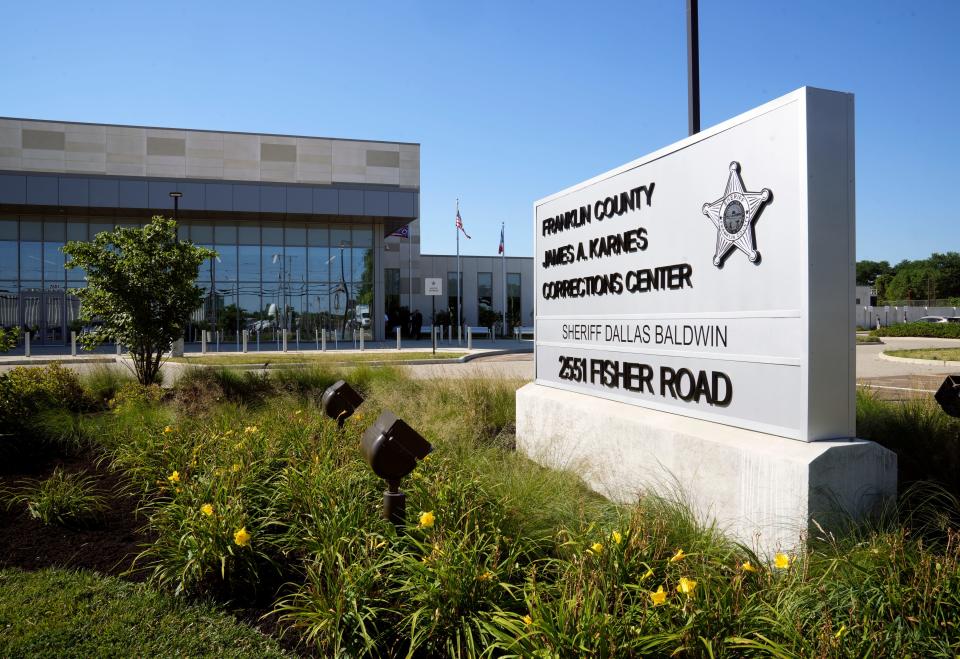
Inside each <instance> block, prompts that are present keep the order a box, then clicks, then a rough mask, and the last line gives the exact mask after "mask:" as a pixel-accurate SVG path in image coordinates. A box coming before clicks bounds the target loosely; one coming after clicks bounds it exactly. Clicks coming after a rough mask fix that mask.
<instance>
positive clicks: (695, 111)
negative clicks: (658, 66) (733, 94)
mask: <svg viewBox="0 0 960 659" xmlns="http://www.w3.org/2000/svg"><path fill="white" fill-rule="evenodd" d="M687 118H688V120H689V130H690V134H691V135H696V134H697V133H699V132H700V16H699V11H698V9H697V0H687Z"/></svg>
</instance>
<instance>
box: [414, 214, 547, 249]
mask: <svg viewBox="0 0 960 659" xmlns="http://www.w3.org/2000/svg"><path fill="white" fill-rule="evenodd" d="M418 219H419V218H418ZM420 256H435V257H443V258H450V259H455V258H457V255H456V254H427V253H426V252H421V253H420ZM460 258H461V259H466V258H471V259H532V258H533V256H502V255H500V254H491V255H490V256H485V255H483V254H461V255H460Z"/></svg>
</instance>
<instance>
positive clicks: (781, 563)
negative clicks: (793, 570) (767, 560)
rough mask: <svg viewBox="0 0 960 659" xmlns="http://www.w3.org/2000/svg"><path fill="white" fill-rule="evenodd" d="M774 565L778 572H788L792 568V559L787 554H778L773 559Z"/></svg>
mask: <svg viewBox="0 0 960 659" xmlns="http://www.w3.org/2000/svg"><path fill="white" fill-rule="evenodd" d="M773 565H774V566H775V567H776V568H777V569H778V570H786V569H787V568H788V567H790V557H789V556H787V555H786V554H777V555H776V556H774V557H773Z"/></svg>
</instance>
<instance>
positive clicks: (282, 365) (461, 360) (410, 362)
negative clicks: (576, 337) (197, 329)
mask: <svg viewBox="0 0 960 659" xmlns="http://www.w3.org/2000/svg"><path fill="white" fill-rule="evenodd" d="M531 352H532V351H531V350H521V349H511V348H505V349H503V350H487V351H484V352H479V353H471V354H467V355H463V356H462V357H457V358H456V359H442V358H437V359H407V360H385V361H365V362H360V363H357V362H351V361H342V362H324V363H322V364H317V362H270V360H269V359H267V360H264V362H262V363H261V362H258V363H254V364H190V363H185V362H167V364H166V365H170V364H175V365H176V366H177V367H180V368H184V367H186V368H190V367H193V368H215V367H222V368H230V369H234V370H237V371H261V370H268V371H269V370H274V369H289V368H303V367H305V366H318V365H322V366H336V367H343V366H380V367H382V366H424V365H426V366H429V365H439V364H465V363H467V362H469V361H473V360H474V359H480V358H483V357H496V356H499V355H512V354H530V353H531ZM265 365H266V366H265Z"/></svg>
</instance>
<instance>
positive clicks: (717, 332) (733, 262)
mask: <svg viewBox="0 0 960 659" xmlns="http://www.w3.org/2000/svg"><path fill="white" fill-rule="evenodd" d="M854 217H855V214H854V130H853V97H852V95H849V94H843V93H838V92H830V91H824V90H816V89H811V88H803V89H800V90H797V91H796V92H793V93H791V94H788V95H786V96H784V97H782V98H779V99H777V100H775V101H772V102H770V103H767V104H766V105H763V106H761V107H759V108H756V109H754V110H751V111H750V112H747V113H745V114H743V115H741V116H739V117H736V118H734V119H731V120H730V121H727V122H725V123H722V124H720V125H718V126H714V127H713V128H710V129H707V130H704V131H703V132H701V133H699V134H697V135H694V136H691V137H689V138H687V139H684V140H682V141H680V142H677V143H676V144H673V145H671V146H668V147H666V148H664V149H661V150H660V151H657V152H655V153H652V154H650V155H648V156H645V157H643V158H640V159H638V160H635V161H633V162H631V163H628V164H626V165H624V166H622V167H618V168H616V169H614V170H612V171H610V172H607V173H605V174H601V175H600V176H597V177H595V178H592V179H590V180H588V181H584V182H583V183H580V184H577V185H575V186H573V187H570V188H568V189H566V190H563V191H561V192H558V193H557V194H554V195H551V196H549V197H547V198H545V199H541V200H540V201H538V202H536V204H535V205H534V235H535V258H536V259H537V268H536V271H535V272H536V276H535V298H536V318H535V323H536V339H535V340H536V347H535V359H536V364H535V366H536V380H535V383H534V384H532V385H529V386H528V387H525V388H524V389H521V391H520V392H519V393H518V398H517V400H518V403H517V405H518V409H517V416H518V443H519V445H520V446H521V447H522V448H524V450H527V452H528V453H531V454H536V453H542V452H543V451H544V450H547V449H551V448H552V449H558V448H559V447H564V448H563V452H564V453H565V454H566V455H567V456H568V457H569V456H572V455H579V454H580V453H583V454H584V456H586V458H587V462H588V463H590V464H592V465H593V466H594V467H595V468H597V469H600V470H601V471H603V472H604V473H605V474H606V477H607V478H613V479H614V480H617V481H619V484H618V485H617V486H616V487H614V490H615V491H614V492H613V494H614V495H620V497H621V498H623V496H622V495H623V494H624V493H625V492H626V494H627V496H630V495H632V493H634V492H635V490H637V489H639V488H640V487H641V486H643V485H644V484H645V483H646V484H649V483H648V481H649V476H647V477H644V476H642V475H639V474H637V475H633V476H631V475H630V474H629V473H626V470H625V467H624V465H625V464H627V463H633V464H635V465H636V466H638V467H640V468H641V470H642V471H646V472H649V471H651V470H653V471H656V470H657V468H659V469H660V471H661V473H660V476H661V477H662V476H664V475H665V470H666V471H669V472H670V473H671V475H673V476H676V475H677V474H676V473H675V470H674V469H673V468H672V467H671V465H670V461H671V459H674V460H675V459H677V458H676V455H677V451H678V450H679V449H678V446H677V442H672V443H671V441H670V439H669V438H670V437H675V435H676V433H677V432H678V429H682V432H683V433H685V435H684V436H687V434H689V435H694V436H697V437H698V438H699V440H698V441H700V440H702V441H705V442H708V443H709V442H713V441H715V439H716V438H717V437H721V436H722V437H726V438H729V439H731V440H732V441H733V442H734V443H735V444H736V443H737V442H740V443H742V444H744V445H743V446H741V447H739V448H738V449H737V450H738V451H739V450H741V449H743V450H745V451H747V452H749V451H750V450H751V448H756V445H757V443H758V442H764V443H767V444H768V445H769V446H780V445H782V443H783V442H787V444H793V445H797V444H798V442H795V441H793V442H791V441H788V440H785V439H783V438H789V439H790V440H801V441H802V442H815V441H818V440H835V439H843V440H849V439H851V438H853V437H854V435H855V425H854V424H855V402H856V398H855V393H854V377H855V345H854V331H853V330H854V303H853V302H854V286H853V282H854V266H855V236H854ZM559 391H565V392H569V393H570V394H574V396H568V397H564V396H560V394H559ZM551 392H555V393H551ZM598 399H606V400H608V401H613V402H615V403H616V404H618V405H620V407H617V406H610V405H598ZM558 401H559V402H558ZM581 403H582V405H583V410H584V414H586V415H587V417H588V418H589V419H590V421H591V423H593V424H599V425H600V427H602V428H603V430H602V433H603V434H604V435H605V437H604V438H599V436H598V439H597V441H596V442H595V445H594V446H593V447H592V448H589V447H585V441H586V440H585V438H586V437H590V436H593V435H594V434H597V433H596V431H593V432H592V433H591V431H590V430H589V429H587V428H586V427H583V426H584V421H581V422H580V423H578V422H577V421H576V419H571V418H569V417H570V414H571V412H570V411H571V410H575V409H577V406H578V404H581ZM554 404H557V405H559V408H558V409H560V408H562V409H563V410H564V411H563V412H562V413H560V415H561V417H563V418H564V419H566V421H564V422H562V423H561V422H557V425H556V427H555V428H554V427H553V422H552V421H546V422H545V420H544V418H543V414H551V412H550V409H551V406H553V405H554ZM624 404H626V405H624ZM602 410H607V411H609V413H610V414H611V415H613V416H616V417H618V418H622V419H624V420H625V421H626V423H627V425H626V426H616V431H614V426H610V425H608V424H606V423H605V420H604V419H602V418H598V416H599V415H601V414H602ZM629 410H633V412H632V413H631V412H630V411H629ZM535 417H540V418H539V419H537V418H535ZM683 418H687V419H689V420H691V421H692V420H699V422H701V423H699V424H691V423H686V424H685V422H684V421H683ZM702 422H707V423H702ZM614 425H616V424H614ZM724 427H726V428H727V429H726V430H725V431H724V430H723V428H724ZM652 429H656V430H652ZM611 432H619V433H628V434H632V435H633V439H632V440H631V438H629V437H610V433H611ZM731 433H732V434H731ZM611 442H612V443H613V444H615V445H616V446H617V451H616V455H614V456H608V457H607V458H606V460H607V462H609V463H610V464H609V465H607V466H606V467H605V466H604V459H603V458H599V457H597V456H598V455H603V454H604V453H605V451H606V452H609V451H607V449H609V448H610V446H611V445H612V444H611ZM664 442H666V444H665V443H664ZM688 444H689V442H688ZM859 444H865V443H863V442H860V443H858V445H859ZM871 446H872V447H873V446H874V445H871ZM664 447H667V450H669V454H668V455H667V454H664V452H663V449H664ZM654 448H656V449H657V450H658V451H659V454H657V453H656V452H651V451H652V450H653V449H654ZM686 448H687V449H688V450H696V451H698V452H699V453H700V454H701V456H702V455H703V454H704V450H706V449H704V447H702V446H701V447H699V448H698V447H697V446H695V445H688V446H686ZM794 448H795V447H794ZM823 448H824V447H823V446H821V447H819V448H818V449H815V451H820V450H821V449H823ZM875 448H877V449H878V450H880V451H882V449H879V447H875ZM791 450H792V449H791V448H790V447H788V448H786V449H784V451H783V452H782V453H784V454H785V453H790V451H791ZM633 453H646V454H648V455H649V458H646V459H644V458H640V457H637V456H634V455H632V454H633ZM707 453H709V451H707ZM691 459H693V457H692V456H691ZM694 462H696V460H695V459H694ZM704 467H705V468H708V467H709V466H708V465H704ZM589 480H590V479H589V478H588V481H589ZM884 487H886V481H885V482H884ZM624 488H627V489H626V490H624ZM631 488H632V489H631ZM598 489H603V490H609V489H610V486H609V484H604V485H603V486H602V487H598ZM708 498H709V497H708ZM711 503H713V504H714V505H723V503H724V502H723V501H722V497H720V498H719V499H715V500H712V501H711Z"/></svg>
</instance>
